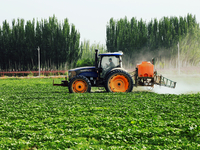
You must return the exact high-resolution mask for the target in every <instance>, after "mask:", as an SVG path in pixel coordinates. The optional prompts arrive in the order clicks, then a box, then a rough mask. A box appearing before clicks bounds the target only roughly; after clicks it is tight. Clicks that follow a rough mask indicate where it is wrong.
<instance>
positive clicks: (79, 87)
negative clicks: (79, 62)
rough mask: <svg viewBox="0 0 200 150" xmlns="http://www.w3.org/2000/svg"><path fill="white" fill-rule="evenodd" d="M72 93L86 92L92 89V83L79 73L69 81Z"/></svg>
mask: <svg viewBox="0 0 200 150" xmlns="http://www.w3.org/2000/svg"><path fill="white" fill-rule="evenodd" d="M68 88H69V92H70V93H85V92H90V91H91V83H90V80H88V78H86V77H85V76H81V75H77V76H75V77H74V78H72V79H71V80H70V82H69V86H68Z"/></svg>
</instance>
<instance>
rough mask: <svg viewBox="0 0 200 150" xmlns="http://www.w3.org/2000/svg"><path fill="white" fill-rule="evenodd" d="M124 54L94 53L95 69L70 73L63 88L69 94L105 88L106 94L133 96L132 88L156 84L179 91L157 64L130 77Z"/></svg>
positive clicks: (145, 66)
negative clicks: (156, 66)
mask: <svg viewBox="0 0 200 150" xmlns="http://www.w3.org/2000/svg"><path fill="white" fill-rule="evenodd" d="M122 55H123V52H121V51H120V52H114V53H104V54H98V50H97V49H96V50H95V66H90V67H80V68H75V69H71V70H69V71H68V78H67V77H66V78H65V80H64V81H62V83H61V84H54V81H53V85H54V86H67V87H68V88H69V92H70V93H85V92H90V91H91V87H105V89H106V91H107V92H131V91H132V90H133V87H134V86H135V87H137V86H150V87H153V86H154V85H155V84H157V85H160V86H166V87H170V88H175V87H176V82H174V81H171V80H169V79H167V78H165V77H163V76H161V75H157V72H156V71H154V63H153V61H154V60H153V59H152V63H151V62H147V61H144V62H142V63H141V64H138V65H137V66H136V69H135V71H133V72H131V73H128V72H127V71H126V70H125V69H124V68H123V67H122Z"/></svg>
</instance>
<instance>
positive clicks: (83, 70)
mask: <svg viewBox="0 0 200 150" xmlns="http://www.w3.org/2000/svg"><path fill="white" fill-rule="evenodd" d="M76 75H83V76H86V77H94V78H96V77H98V74H97V71H96V70H95V67H94V66H87V67H79V68H74V69H71V70H69V71H68V76H69V79H71V78H73V77H74V76H76Z"/></svg>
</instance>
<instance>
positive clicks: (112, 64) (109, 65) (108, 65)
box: [106, 58, 115, 68]
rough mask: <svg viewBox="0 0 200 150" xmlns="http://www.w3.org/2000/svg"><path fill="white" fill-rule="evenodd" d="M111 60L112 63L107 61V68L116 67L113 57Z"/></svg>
mask: <svg viewBox="0 0 200 150" xmlns="http://www.w3.org/2000/svg"><path fill="white" fill-rule="evenodd" d="M109 62H110V64H107V63H106V65H107V68H114V67H115V64H114V63H113V62H112V58H109Z"/></svg>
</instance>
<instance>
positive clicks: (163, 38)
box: [106, 14, 199, 63]
mask: <svg viewBox="0 0 200 150" xmlns="http://www.w3.org/2000/svg"><path fill="white" fill-rule="evenodd" d="M196 28H197V29H198V30H199V24H198V23H197V21H196V17H195V16H193V15H191V14H187V16H186V17H179V18H178V17H163V18H162V19H160V20H157V19H153V20H151V21H150V22H148V23H146V22H145V21H143V20H142V19H140V20H139V21H138V20H137V19H136V18H135V17H133V18H131V20H130V21H129V20H128V19H127V18H126V17H125V18H123V19H120V20H114V19H113V18H111V19H110V21H109V23H108V24H107V26H106V37H107V40H106V46H107V50H108V51H110V52H114V51H120V50H121V51H123V52H124V54H125V55H126V56H127V60H131V61H134V60H137V59H138V58H139V56H140V55H142V56H141V57H145V55H146V57H148V56H151V57H159V56H161V53H162V55H165V56H167V57H172V56H175V55H177V46H176V45H177V43H178V42H179V41H181V40H183V38H184V37H186V36H187V34H189V33H192V32H194V29H196ZM141 57H140V58H141ZM128 63H129V62H128Z"/></svg>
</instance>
